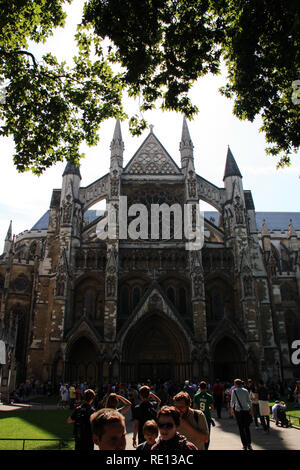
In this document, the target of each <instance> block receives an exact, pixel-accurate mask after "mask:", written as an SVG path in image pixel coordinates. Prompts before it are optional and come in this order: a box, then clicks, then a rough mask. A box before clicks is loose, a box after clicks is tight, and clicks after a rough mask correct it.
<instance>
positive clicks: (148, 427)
mask: <svg viewBox="0 0 300 470" xmlns="http://www.w3.org/2000/svg"><path fill="white" fill-rule="evenodd" d="M143 434H144V438H145V442H142V443H141V444H139V445H138V446H137V448H136V450H151V447H152V446H153V445H154V444H155V442H156V438H157V436H158V426H157V424H156V422H155V421H154V419H149V420H148V421H146V422H145V424H144V426H143Z"/></svg>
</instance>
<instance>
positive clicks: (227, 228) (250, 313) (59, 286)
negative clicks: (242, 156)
mask: <svg viewBox="0 0 300 470" xmlns="http://www.w3.org/2000/svg"><path fill="white" fill-rule="evenodd" d="M123 151H124V144H123V140H122V135H121V128H120V123H119V121H117V123H116V126H115V130H114V135H113V139H112V142H111V160H110V169H109V172H108V173H107V174H106V175H104V176H101V177H100V178H99V179H97V180H96V181H94V182H93V183H91V184H90V185H89V186H86V187H81V174H80V169H79V168H78V167H75V166H74V165H71V164H67V166H66V168H65V171H64V173H63V178H62V187H61V188H60V189H54V190H53V193H52V197H51V203H50V208H49V210H48V211H47V212H46V214H44V216H43V217H42V218H41V219H40V220H39V221H38V222H37V223H36V224H35V226H34V227H33V228H32V229H31V230H28V231H25V232H22V233H21V234H19V235H17V236H16V237H13V236H12V226H11V225H10V227H9V230H8V233H7V237H6V239H5V244H4V252H3V254H2V256H1V257H0V301H1V310H0V312H1V330H0V341H1V347H2V350H3V354H2V357H4V360H3V359H2V392H3V393H4V392H5V391H6V392H7V391H8V390H9V389H12V388H14V386H15V384H16V383H20V382H21V381H24V380H26V379H32V378H35V379H38V380H39V381H40V382H46V381H48V380H51V381H52V383H54V384H57V383H58V382H59V381H60V380H63V381H66V382H81V381H83V380H86V381H88V382H89V383H90V384H92V385H95V386H96V385H98V384H103V383H111V382H113V381H121V382H126V383H129V382H133V381H137V380H146V379H148V378H151V379H153V380H156V379H158V378H159V379H173V380H174V381H176V382H182V381H183V380H185V379H186V378H191V379H194V380H199V379H200V378H202V379H203V378H206V379H208V380H209V381H212V380H214V379H215V378H216V377H220V378H221V379H224V380H225V379H228V380H232V379H234V378H235V377H238V376H239V377H242V378H245V377H247V376H251V377H253V378H264V379H265V380H267V379H268V378H272V379H273V380H278V379H287V380H288V379H292V378H293V377H296V376H297V374H298V375H299V372H300V371H299V368H297V367H295V366H294V365H293V364H292V363H291V345H292V342H293V341H294V340H295V339H300V300H299V299H300V256H299V250H300V213H293V214H289V213H286V214H284V213H258V212H256V211H255V207H254V202H253V198H252V194H251V191H250V190H245V189H244V188H243V182H242V175H241V173H240V170H239V168H238V165H237V163H236V161H235V159H234V157H233V155H232V153H231V151H230V149H229V148H228V153H227V159H226V162H224V163H225V172H224V178H223V181H224V187H222V188H219V187H217V186H215V185H214V184H213V183H211V182H209V181H207V180H205V179H204V178H202V177H201V176H200V175H198V174H197V173H196V172H195V167H194V153H193V144H192V141H191V137H190V134H189V130H188V127H187V123H186V120H185V119H184V121H183V127H182V137H181V142H180V155H181V166H180V167H179V166H178V165H177V164H176V163H175V161H174V160H173V159H172V157H171V156H170V155H169V154H168V152H167V151H166V149H165V148H164V147H163V145H162V144H161V142H160V141H159V140H158V139H157V137H156V136H155V134H154V133H153V129H151V131H150V133H149V135H148V136H147V137H146V139H145V141H144V142H143V144H142V145H141V147H140V148H139V149H138V150H137V152H136V153H135V155H134V156H133V157H132V159H131V160H130V161H129V162H128V163H127V165H124V164H123ZM120 196H126V198H127V204H128V207H131V206H132V205H133V204H143V205H144V206H145V207H147V208H150V206H151V205H153V204H158V205H161V204H168V206H172V205H173V204H179V205H180V206H181V207H183V206H184V205H185V204H194V205H195V204H196V203H198V202H199V201H205V202H207V203H209V204H210V205H211V206H213V208H214V209H215V210H214V211H211V212H206V213H205V214H204V216H205V219H204V245H203V247H202V248H201V249H199V250H187V249H186V244H185V240H179V239H177V238H175V237H174V233H173V236H172V234H171V237H170V238H169V239H162V238H159V239H155V240H153V239H151V238H145V237H144V239H134V238H130V237H127V238H121V237H120V236H117V237H110V235H109V233H108V234H106V237H102V238H101V237H99V222H101V221H103V220H104V218H105V217H106V216H107V213H106V212H104V211H103V212H98V213H97V212H96V211H92V210H90V208H91V207H92V206H93V205H94V204H96V203H97V202H99V201H101V200H106V203H107V204H111V205H112V206H113V207H114V210H115V213H116V214H117V216H118V215H119V210H120ZM200 209H201V203H200ZM129 220H130V218H129ZM171 220H173V219H171ZM100 225H101V224H100ZM150 225H151V223H150V224H149V227H148V229H149V231H150ZM171 225H172V223H171ZM117 235H119V233H118V232H117Z"/></svg>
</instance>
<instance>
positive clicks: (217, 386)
mask: <svg viewBox="0 0 300 470" xmlns="http://www.w3.org/2000/svg"><path fill="white" fill-rule="evenodd" d="M212 396H213V397H214V404H215V408H216V410H217V416H218V418H221V417H222V416H221V410H222V404H223V402H224V385H223V384H222V383H221V382H220V379H216V381H215V383H214V384H213V387H212Z"/></svg>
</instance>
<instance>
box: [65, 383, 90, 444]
mask: <svg viewBox="0 0 300 470" xmlns="http://www.w3.org/2000/svg"><path fill="white" fill-rule="evenodd" d="M94 399H95V392H94V390H91V389H87V390H85V391H84V394H83V402H82V403H81V405H79V406H78V407H77V408H76V409H75V410H74V411H73V413H72V414H71V416H69V418H68V419H67V422H68V423H69V424H71V423H74V436H75V450H93V449H94V442H93V437H92V430H91V424H90V416H91V414H92V413H94V411H95V409H94V408H93V406H92V403H93V401H94Z"/></svg>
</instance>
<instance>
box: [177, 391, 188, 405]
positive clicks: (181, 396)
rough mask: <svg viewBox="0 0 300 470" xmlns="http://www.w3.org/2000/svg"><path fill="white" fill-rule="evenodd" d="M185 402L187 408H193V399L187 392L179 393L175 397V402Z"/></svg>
mask: <svg viewBox="0 0 300 470" xmlns="http://www.w3.org/2000/svg"><path fill="white" fill-rule="evenodd" d="M181 400H184V401H185V404H186V405H187V406H191V397H190V396H189V394H188V393H187V392H179V393H177V395H175V397H173V401H181Z"/></svg>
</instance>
